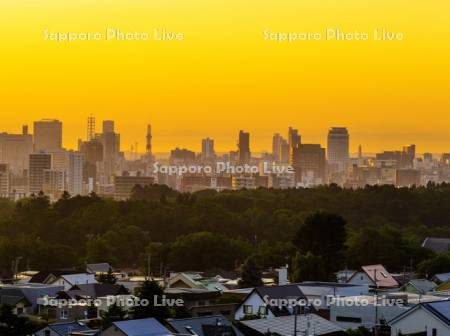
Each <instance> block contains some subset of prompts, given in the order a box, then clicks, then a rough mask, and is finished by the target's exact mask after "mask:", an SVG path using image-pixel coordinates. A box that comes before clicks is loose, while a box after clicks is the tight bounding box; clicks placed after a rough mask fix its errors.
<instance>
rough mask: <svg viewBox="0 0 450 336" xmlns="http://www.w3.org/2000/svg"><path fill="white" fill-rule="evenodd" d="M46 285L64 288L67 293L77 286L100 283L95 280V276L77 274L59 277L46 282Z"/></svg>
mask: <svg viewBox="0 0 450 336" xmlns="http://www.w3.org/2000/svg"><path fill="white" fill-rule="evenodd" d="M45 283H49V284H52V285H59V286H63V287H64V290H66V291H67V290H69V289H70V288H72V287H73V286H75V285H82V284H96V283H98V282H97V280H96V279H95V274H90V273H76V274H63V275H59V276H58V277H55V278H52V279H48V280H45Z"/></svg>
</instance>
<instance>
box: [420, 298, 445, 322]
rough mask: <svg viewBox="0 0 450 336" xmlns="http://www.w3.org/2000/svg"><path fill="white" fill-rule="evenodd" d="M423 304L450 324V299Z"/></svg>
mask: <svg viewBox="0 0 450 336" xmlns="http://www.w3.org/2000/svg"><path fill="white" fill-rule="evenodd" d="M423 306H424V307H425V308H427V309H428V310H430V311H431V312H432V313H433V314H435V315H436V316H437V317H439V318H440V319H441V320H442V321H444V322H445V323H447V325H449V326H450V300H446V301H436V302H429V303H424V304H423Z"/></svg>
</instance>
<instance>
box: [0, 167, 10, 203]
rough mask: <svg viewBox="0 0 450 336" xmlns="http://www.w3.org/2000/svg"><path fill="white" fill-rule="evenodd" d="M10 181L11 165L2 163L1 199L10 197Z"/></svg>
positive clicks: (0, 168)
mask: <svg viewBox="0 0 450 336" xmlns="http://www.w3.org/2000/svg"><path fill="white" fill-rule="evenodd" d="M10 181H11V178H10V173H9V165H8V164H7V163H0V197H9V191H10V185H11V182H10Z"/></svg>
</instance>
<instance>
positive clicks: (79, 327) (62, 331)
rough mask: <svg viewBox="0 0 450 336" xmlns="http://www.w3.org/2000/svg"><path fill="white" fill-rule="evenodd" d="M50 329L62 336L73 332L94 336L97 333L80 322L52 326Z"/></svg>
mask: <svg viewBox="0 0 450 336" xmlns="http://www.w3.org/2000/svg"><path fill="white" fill-rule="evenodd" d="M48 327H49V329H51V330H53V331H54V332H55V333H57V334H58V335H61V336H67V335H69V333H72V332H84V333H86V335H94V334H96V331H95V330H93V329H91V328H89V327H88V326H86V325H85V324H83V323H80V322H68V323H55V324H50V325H49V326H48Z"/></svg>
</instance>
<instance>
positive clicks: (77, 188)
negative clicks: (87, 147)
mask: <svg viewBox="0 0 450 336" xmlns="http://www.w3.org/2000/svg"><path fill="white" fill-rule="evenodd" d="M67 191H68V192H69V194H70V195H72V196H75V195H81V194H82V193H83V154H81V153H80V152H75V151H68V152H67Z"/></svg>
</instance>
